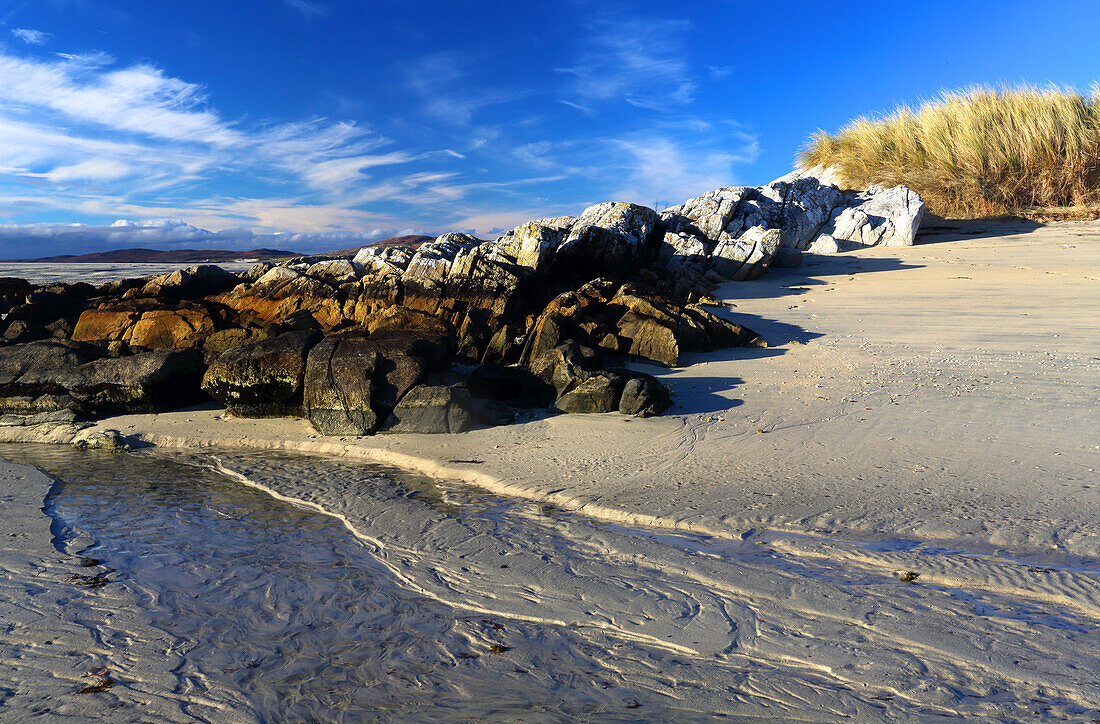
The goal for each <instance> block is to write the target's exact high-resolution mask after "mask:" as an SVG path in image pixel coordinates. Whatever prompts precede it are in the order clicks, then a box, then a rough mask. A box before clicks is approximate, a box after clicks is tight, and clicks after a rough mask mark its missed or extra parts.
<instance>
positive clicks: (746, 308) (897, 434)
mask: <svg viewBox="0 0 1100 724" xmlns="http://www.w3.org/2000/svg"><path fill="white" fill-rule="evenodd" d="M976 228H989V225H988V224H986V226H985V227H976ZM1014 232H1019V233H1014ZM922 241H923V242H924V243H921V244H918V245H916V246H914V247H910V248H874V249H868V250H865V251H862V252H858V253H851V254H846V255H838V256H832V257H827V256H812V255H811V256H808V257H807V262H806V263H805V264H804V265H803V266H802V267H801V268H798V269H794V270H782V269H773V270H771V271H770V272H769V273H768V274H767V275H766V276H765V277H764V278H762V279H760V280H757V281H754V282H750V283H741V284H729V285H727V286H725V287H723V288H722V289H721V290H720V291H721V292H723V296H724V297H725V299H726V301H727V303H728V304H729V305H730V306H729V307H728V308H727V309H725V310H723V313H724V314H726V315H728V316H729V317H730V318H732V319H735V320H736V321H738V322H741V323H743V324H745V325H747V326H749V327H751V328H753V329H755V330H756V331H758V332H759V333H760V334H761V335H762V336H763V337H764V338H765V339H766V340H767V341H768V343H769V345H770V346H769V347H768V348H767V349H755V348H754V349H733V350H725V351H721V352H716V353H711V354H707V355H694V356H691V357H688V358H687V359H685V364H684V365H683V366H681V367H679V368H676V369H670V370H666V369H661V368H659V367H655V366H650V365H637V366H636V367H637V369H644V370H645V371H647V372H650V373H652V374H654V375H656V376H658V377H660V379H661V380H662V381H664V382H666V383H668V384H669V385H670V388H671V390H672V393H673V397H674V407H673V408H672V409H671V410H670V411H669V413H667V414H665V415H663V416H660V417H658V418H653V419H647V420H636V419H632V418H628V417H623V416H620V415H615V414H610V415H552V416H547V415H535V416H533V417H532V418H531V419H529V420H526V421H524V422H522V423H521V424H517V425H513V426H506V427H497V428H482V429H478V430H474V431H471V432H469V433H464V434H460V435H378V436H374V437H366V438H323V437H321V436H319V435H317V433H316V432H314V431H313V430H312V428H311V427H310V426H309V424H308V423H307V422H305V421H302V420H291V419H266V420H263V419H260V420H257V419H234V418H230V417H227V416H225V415H224V414H223V411H221V410H218V409H214V408H211V409H195V410H188V411H182V412H174V413H169V414H160V415H144V416H143V415H139V416H122V417H117V418H112V419H109V420H104V421H102V422H100V423H99V424H98V426H97V427H99V428H115V429H118V430H120V431H121V432H122V433H123V434H125V435H127V436H131V437H134V438H135V439H137V440H142V441H145V442H150V443H155V444H157V445H160V446H169V447H170V446H178V447H187V448H195V447H201V446H229V447H245V448H287V449H293V450H301V451H314V452H326V453H335V454H347V455H355V456H362V457H365V458H369V459H372V460H376V461H379V462H384V463H390V464H394V465H396V466H399V467H403V468H406V469H410V470H413V471H415V472H418V473H422V474H427V475H432V476H435V477H438V478H448V479H457V480H463V481H466V482H470V483H473V484H475V485H479V486H482V487H485V488H486V489H489V490H492V491H494V492H501V493H507V494H509V495H519V496H523V497H528V498H531V499H534V500H539V501H546V502H552V503H554V504H556V505H560V506H563V507H568V508H570V509H577V510H583V511H584V512H586V513H588V514H590V515H594V516H598V517H601V518H608V519H614V520H622V521H632V522H640V523H645V524H647V525H658V526H661V527H669V528H678V529H684V530H694V531H705V532H708V533H711V534H715V535H722V536H740V535H742V534H744V533H745V532H747V531H750V530H754V529H758V528H768V529H776V528H778V529H785V530H796V531H802V532H810V531H813V532H819V533H830V532H837V531H841V530H844V531H861V530H863V531H874V532H876V533H877V534H880V535H903V536H918V537H922V538H928V539H937V538H963V539H966V540H968V541H970V542H973V543H985V544H989V545H998V546H1008V547H1013V546H1026V547H1029V548H1034V549H1036V550H1043V551H1062V552H1065V553H1068V554H1075V555H1083V556H1097V555H1100V538H1098V537H1097V536H1096V530H1094V529H1093V528H1094V524H1093V523H1092V522H1091V521H1092V520H1093V519H1094V518H1095V517H1096V516H1095V513H1096V510H1097V508H1096V507H1095V506H1097V505H1098V504H1100V490H1098V489H1097V488H1096V486H1095V485H1094V483H1095V482H1096V476H1095V475H1094V469H1095V468H1096V467H1097V466H1098V465H1100V460H1098V456H1100V447H1098V446H1100V421H1098V420H1097V416H1096V415H1097V411H1096V402H1095V401H1096V394H1097V390H1098V389H1100V375H1098V371H1100V310H1098V309H1097V307H1096V298H1097V290H1098V286H1097V285H1098V284H1100V226H1098V225H1096V224H1086V223H1081V224H1067V225H1060V226H1050V227H1040V228H1038V229H1035V230H1031V231H1027V230H1025V229H1024V228H1022V227H1020V228H1017V227H1014V226H1012V225H1007V226H1005V227H1003V228H996V227H994V228H993V229H992V230H990V231H978V232H977V233H975V229H965V233H964V234H963V235H955V236H953V235H951V234H950V233H945V234H941V235H928V236H926V237H924V238H923V239H922ZM43 432H44V431H41V430H34V429H19V428H8V429H5V430H0V434H2V435H3V436H4V438H5V439H11V440H19V439H25V440H32V439H37V437H38V436H39V435H41V434H43ZM51 432H52V434H53V436H54V437H55V438H61V439H63V438H64V437H65V435H66V434H69V433H66V432H65V431H63V430H61V431H51ZM464 460H477V461H478V462H477V463H476V464H472V463H463V462H461V461H464ZM1025 523H1026V524H1025Z"/></svg>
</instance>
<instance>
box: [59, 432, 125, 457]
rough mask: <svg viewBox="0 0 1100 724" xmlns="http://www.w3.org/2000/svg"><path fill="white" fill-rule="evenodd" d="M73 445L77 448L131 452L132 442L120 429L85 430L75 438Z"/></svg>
mask: <svg viewBox="0 0 1100 724" xmlns="http://www.w3.org/2000/svg"><path fill="white" fill-rule="evenodd" d="M72 444H73V447H75V448H76V449H77V450H108V451H110V452H129V451H130V443H128V442H126V438H125V437H123V436H122V433H120V432H119V431H118V430H111V429H105V430H83V431H81V432H79V433H77V436H76V437H75V438H73V443H72Z"/></svg>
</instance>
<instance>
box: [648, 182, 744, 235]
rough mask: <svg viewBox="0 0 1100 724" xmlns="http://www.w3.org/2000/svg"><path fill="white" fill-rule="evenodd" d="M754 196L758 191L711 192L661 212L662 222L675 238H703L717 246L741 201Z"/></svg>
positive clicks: (736, 188)
mask: <svg viewBox="0 0 1100 724" xmlns="http://www.w3.org/2000/svg"><path fill="white" fill-rule="evenodd" d="M753 192H755V189H753V188H751V187H748V186H727V187H725V188H720V189H715V190H714V191H708V192H707V193H705V194H703V195H702V196H698V197H696V198H694V199H689V200H688V201H685V202H684V203H683V204H680V205H679V206H672V207H670V208H667V209H665V210H664V211H662V212H661V221H662V222H663V223H664V225H665V228H666V229H668V231H670V232H672V233H674V234H687V235H692V236H701V237H703V238H704V239H710V240H713V241H712V245H713V242H715V241H718V240H720V239H721V238H722V234H723V232H725V230H726V227H727V226H729V223H730V221H732V220H733V217H734V214H735V213H736V212H737V207H738V206H739V205H740V204H741V201H742V200H744V199H745V198H746V197H749V196H751V195H752V193H753Z"/></svg>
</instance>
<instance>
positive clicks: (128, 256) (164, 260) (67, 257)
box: [4, 249, 301, 264]
mask: <svg viewBox="0 0 1100 724" xmlns="http://www.w3.org/2000/svg"><path fill="white" fill-rule="evenodd" d="M293 256H301V255H300V254H298V253H297V252H293V251H283V250H281V249H252V250H251V251H226V250H224V249H171V250H162V249H112V250H111V251H96V252H92V253H90V254H78V255H74V254H61V255H59V256H44V257H41V258H38V259H5V260H4V261H20V262H41V263H52V264H139V263H151V264H177V263H188V262H194V263H198V262H219V261H247V260H249V259H281V258H284V257H293Z"/></svg>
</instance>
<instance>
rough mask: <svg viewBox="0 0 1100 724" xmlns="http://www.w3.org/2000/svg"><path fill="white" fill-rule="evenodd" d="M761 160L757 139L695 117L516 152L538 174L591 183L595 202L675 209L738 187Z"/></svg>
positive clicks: (541, 144)
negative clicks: (745, 169) (739, 173)
mask: <svg viewBox="0 0 1100 724" xmlns="http://www.w3.org/2000/svg"><path fill="white" fill-rule="evenodd" d="M701 131H705V132H701ZM759 154H760V144H759V140H758V139H757V137H756V136H755V135H753V134H751V133H748V132H746V131H744V130H742V129H741V128H739V127H737V126H735V125H733V124H729V123H710V122H707V121H705V120H702V119H697V118H691V117H688V118H682V119H678V120H676V121H672V122H669V123H663V124H658V125H656V126H654V127H653V128H651V129H649V130H646V131H638V132H633V133H626V134H623V135H619V136H614V137H597V138H592V139H583V140H579V139H575V140H565V141H548V140H547V141H539V142H536V143H530V144H526V145H523V146H519V147H517V148H516V149H514V150H513V156H514V157H515V158H516V159H517V160H519V161H521V162H523V163H524V164H526V165H528V166H530V167H532V168H535V169H538V170H539V171H542V172H549V173H551V174H555V175H562V176H566V177H571V178H584V179H587V180H588V186H589V188H590V189H592V196H591V198H592V199H593V200H600V201H602V200H616V201H630V202H633V203H637V204H642V205H645V206H652V205H653V204H654V203H659V204H663V205H670V206H671V205H673V204H678V203H681V202H682V201H684V200H686V199H689V198H692V197H694V196H698V195H700V194H702V193H704V192H706V191H709V190H711V189H715V188H718V187H720V186H728V185H731V184H734V183H736V175H735V171H734V167H735V166H737V165H739V164H750V163H753V162H754V161H755V160H756V158H757V157H758V156H759ZM551 178H552V177H551ZM543 215H545V214H543Z"/></svg>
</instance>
